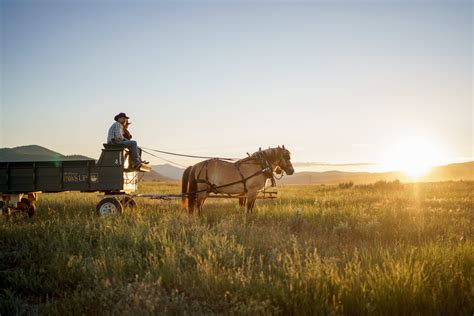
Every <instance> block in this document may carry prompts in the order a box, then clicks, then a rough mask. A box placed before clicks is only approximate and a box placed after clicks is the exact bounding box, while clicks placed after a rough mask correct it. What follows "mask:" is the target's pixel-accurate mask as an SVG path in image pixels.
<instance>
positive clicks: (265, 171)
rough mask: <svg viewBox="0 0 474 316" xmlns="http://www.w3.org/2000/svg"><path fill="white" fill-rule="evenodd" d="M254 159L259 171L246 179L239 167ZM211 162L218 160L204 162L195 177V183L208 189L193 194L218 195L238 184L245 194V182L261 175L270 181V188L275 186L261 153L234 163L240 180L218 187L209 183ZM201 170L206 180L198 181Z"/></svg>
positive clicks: (266, 161) (268, 166)
mask: <svg viewBox="0 0 474 316" xmlns="http://www.w3.org/2000/svg"><path fill="white" fill-rule="evenodd" d="M254 156H255V157H254ZM255 159H256V160H257V161H258V162H259V163H260V167H261V169H260V170H259V171H257V172H255V173H253V174H252V175H250V176H248V177H244V175H243V173H242V170H240V166H241V165H242V164H244V163H245V162H246V161H249V160H255ZM281 159H282V157H280V162H281ZM213 160H218V158H214V159H211V160H207V161H205V162H204V166H203V167H202V168H201V169H200V170H199V173H198V174H197V176H196V182H197V183H205V184H207V185H208V186H209V188H208V189H205V190H199V191H196V192H193V193H200V192H208V193H216V194H217V193H220V192H219V191H218V189H220V188H224V187H228V186H231V185H235V184H239V183H242V184H243V186H244V192H245V193H247V192H248V190H247V181H248V180H250V179H252V178H254V177H256V176H259V175H261V174H263V175H265V177H266V178H267V179H271V181H272V186H276V182H275V178H274V176H273V170H272V166H271V164H270V163H269V162H268V160H267V159H266V158H265V154H264V153H263V152H261V151H259V152H256V153H255V154H253V155H252V156H249V157H247V158H245V159H242V160H239V161H237V162H236V163H234V166H235V168H236V169H237V171H238V172H239V174H240V177H241V179H240V180H238V181H234V182H231V183H227V184H223V185H219V186H216V185H215V184H214V183H211V182H209V176H208V164H209V162H210V161H213ZM203 170H205V172H206V178H205V179H199V177H200V175H201V173H202V172H203Z"/></svg>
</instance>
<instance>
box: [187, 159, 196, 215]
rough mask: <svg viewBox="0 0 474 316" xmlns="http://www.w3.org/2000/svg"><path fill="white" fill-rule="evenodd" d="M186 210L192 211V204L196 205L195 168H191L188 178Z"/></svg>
mask: <svg viewBox="0 0 474 316" xmlns="http://www.w3.org/2000/svg"><path fill="white" fill-rule="evenodd" d="M188 179H189V180H188V183H189V185H188V211H189V212H190V213H192V212H194V206H195V205H196V197H197V193H196V192H197V188H198V187H197V181H196V168H195V167H193V168H191V171H190V173H189V178H188Z"/></svg>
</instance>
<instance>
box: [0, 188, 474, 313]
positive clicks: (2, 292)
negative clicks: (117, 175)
mask: <svg viewBox="0 0 474 316" xmlns="http://www.w3.org/2000/svg"><path fill="white" fill-rule="evenodd" d="M141 189H142V192H156V193H158V192H159V193H161V192H163V193H166V192H169V193H176V192H179V186H178V184H160V183H144V184H142V185H141ZM278 189H279V198H278V199H277V200H265V201H263V200H259V201H257V204H256V208H255V210H254V213H252V214H250V215H245V214H244V212H243V210H242V209H240V208H239V206H238V203H237V201H236V200H223V199H214V200H208V201H207V202H206V204H205V210H204V214H203V215H202V216H201V217H199V216H196V215H192V216H190V215H188V214H187V213H186V212H185V211H184V210H183V209H182V208H181V205H180V204H179V203H178V202H177V201H152V200H138V209H136V210H134V211H129V212H126V213H125V214H123V215H121V216H109V217H105V218H99V217H98V216H96V214H95V205H96V204H97V202H98V201H99V198H98V196H97V194H86V193H58V194H43V195H41V196H40V201H39V203H38V206H39V209H38V212H37V215H36V216H34V217H33V218H25V217H21V216H14V217H13V218H11V219H10V220H7V218H6V217H5V216H2V217H1V218H0V223H1V224H0V302H1V306H0V313H1V315H7V314H22V313H27V314H37V313H39V314H65V313H68V314H70V313H75V314H136V315H145V314H252V315H254V314H281V315H292V314H302V315H304V314H336V315H339V314H347V315H364V314H379V315H382V314H383V315H400V314H415V315H419V314H425V315H472V313H473V312H474V287H473V283H474V242H473V236H474V225H473V223H474V212H473V206H474V205H473V204H474V203H473V202H474V196H473V192H474V183H473V182H447V183H433V184H400V183H377V184H374V185H367V186H355V187H350V188H344V187H338V186H282V187H279V188H278Z"/></svg>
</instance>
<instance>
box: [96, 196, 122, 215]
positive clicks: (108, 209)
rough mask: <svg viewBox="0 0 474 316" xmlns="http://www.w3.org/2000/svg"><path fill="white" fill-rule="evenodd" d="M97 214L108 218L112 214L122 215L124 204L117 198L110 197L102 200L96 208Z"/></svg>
mask: <svg viewBox="0 0 474 316" xmlns="http://www.w3.org/2000/svg"><path fill="white" fill-rule="evenodd" d="M96 210H97V214H98V215H100V216H107V215H110V214H121V213H122V211H123V207H122V204H120V202H119V200H117V199H116V198H113V197H110V198H105V199H102V200H101V201H100V202H99V204H97V207H96Z"/></svg>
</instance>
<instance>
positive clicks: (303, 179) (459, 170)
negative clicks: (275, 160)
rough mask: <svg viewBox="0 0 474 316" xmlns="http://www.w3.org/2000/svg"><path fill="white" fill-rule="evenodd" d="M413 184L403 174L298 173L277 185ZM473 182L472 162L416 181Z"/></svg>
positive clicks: (444, 168)
mask: <svg viewBox="0 0 474 316" xmlns="http://www.w3.org/2000/svg"><path fill="white" fill-rule="evenodd" d="M394 180H400V181H402V182H413V181H414V180H413V179H412V178H410V177H408V176H407V175H405V174H404V173H403V172H383V173H370V172H341V171H326V172H298V173H295V174H294V175H292V176H285V177H283V178H282V179H281V180H279V181H278V183H281V184H338V183H342V182H351V181H352V182H353V183H354V184H363V183H374V182H377V181H394ZM458 180H466V181H472V180H474V161H470V162H463V163H455V164H449V165H446V166H439V167H433V168H432V169H431V170H430V171H429V172H428V173H427V174H426V175H424V176H421V177H419V178H418V179H417V181H419V182H439V181H458Z"/></svg>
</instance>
